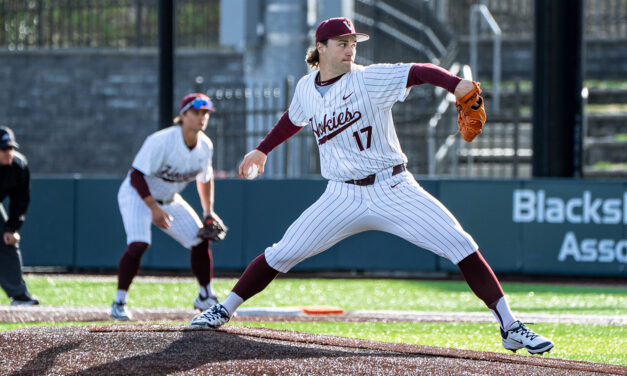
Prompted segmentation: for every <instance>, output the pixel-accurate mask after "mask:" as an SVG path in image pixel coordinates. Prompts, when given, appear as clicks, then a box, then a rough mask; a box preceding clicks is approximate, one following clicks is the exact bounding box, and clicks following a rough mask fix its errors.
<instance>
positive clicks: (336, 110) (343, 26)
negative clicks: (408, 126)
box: [190, 18, 553, 354]
mask: <svg viewBox="0 0 627 376" xmlns="http://www.w3.org/2000/svg"><path fill="white" fill-rule="evenodd" d="M368 39H369V36H368V35H365V34H361V33H357V32H356V31H355V27H354V26H353V23H352V22H351V21H350V20H349V19H347V18H331V19H328V20H326V21H323V22H322V23H321V24H320V25H319V26H318V28H317V30H316V45H315V47H314V48H312V49H310V51H309V52H308V54H307V57H306V61H307V63H308V64H309V65H310V66H311V67H312V68H316V69H315V70H314V71H313V72H311V73H310V74H308V75H306V76H304V77H302V78H301V79H300V81H299V82H298V84H297V86H296V90H295V93H294V97H293V98H292V102H291V105H290V107H289V109H288V110H287V111H286V112H285V113H284V114H283V117H282V118H281V119H280V120H279V121H278V123H277V124H276V125H275V126H274V128H273V129H272V130H271V131H270V132H269V133H268V135H267V136H266V137H265V139H264V140H263V141H261V143H260V144H259V145H258V146H257V148H256V149H255V150H253V151H251V152H249V153H248V154H246V156H245V157H244V160H243V162H242V163H241V165H240V170H239V173H240V175H241V176H243V177H246V176H247V172H248V169H249V168H250V166H252V165H256V166H257V167H258V170H259V173H263V169H264V165H265V162H266V158H267V155H268V153H270V151H272V150H273V149H274V148H275V147H276V146H278V145H279V144H281V143H282V142H284V141H285V140H287V139H288V138H289V137H291V136H292V135H294V134H295V133H296V132H298V131H300V130H301V129H303V128H308V129H309V130H311V132H312V135H313V137H315V140H316V142H317V144H318V150H319V153H320V166H321V172H322V176H323V177H324V178H326V179H328V180H329V182H328V185H327V188H326V190H325V191H324V193H323V194H322V196H321V197H320V198H319V199H318V200H317V201H316V202H314V203H313V204H312V205H311V206H310V207H309V208H308V209H306V210H305V211H304V212H303V213H302V214H301V215H300V217H298V219H296V221H295V222H294V223H293V224H292V225H291V226H290V227H289V228H288V229H287V231H286V232H285V235H284V236H283V238H282V239H281V240H280V241H279V242H278V243H276V244H274V245H272V246H270V247H268V248H266V250H265V252H264V253H262V254H261V255H259V256H258V257H257V258H256V259H255V260H253V261H252V262H251V264H250V265H249V266H248V267H247V269H246V270H245V271H244V273H243V275H242V276H241V278H240V279H239V281H238V282H237V284H236V285H235V287H234V288H233V290H232V292H231V293H230V294H229V296H228V297H227V298H226V299H225V300H224V302H223V303H222V304H217V305H215V306H213V307H211V309H209V310H207V311H205V312H202V313H200V314H198V315H197V316H196V317H194V318H193V319H192V321H191V324H190V326H191V327H194V328H198V327H200V328H205V327H212V328H215V327H219V326H220V325H222V324H224V323H226V322H227V321H229V318H230V317H231V316H232V315H233V313H235V311H236V309H237V308H238V307H239V305H240V304H242V303H243V302H244V301H246V300H247V299H249V298H250V297H251V296H253V295H254V294H256V293H258V292H260V291H261V290H263V289H264V288H265V287H266V286H267V285H268V284H269V283H270V282H271V281H272V280H273V279H274V278H275V277H276V276H277V275H278V274H279V273H287V272H288V271H289V270H290V269H292V268H293V267H294V266H295V265H296V264H298V263H300V262H301V261H303V260H305V259H307V258H309V257H311V256H314V255H316V254H318V253H320V252H323V251H325V250H326V249H328V248H329V247H331V246H333V245H334V244H336V243H337V242H339V241H341V240H342V239H345V238H347V237H349V236H351V235H353V234H356V233H359V232H362V231H367V230H379V231H385V232H388V233H391V234H394V235H396V236H399V237H401V238H403V239H405V240H407V241H408V242H411V243H413V244H415V245H417V246H419V247H421V248H424V249H427V250H429V251H431V252H434V253H435V254H437V255H439V256H442V257H445V258H446V259H448V260H450V261H451V262H453V263H454V264H456V265H457V266H458V267H459V269H460V271H461V273H462V275H463V276H464V278H465V279H466V281H467V283H468V285H469V287H470V288H471V290H472V291H473V292H474V293H475V294H476V295H477V297H479V298H480V299H481V300H483V302H484V303H485V304H486V306H487V307H488V308H489V309H490V310H491V312H492V313H493V314H494V317H495V318H496V320H497V321H498V323H499V325H500V327H501V335H502V338H501V340H502V344H503V346H504V347H505V348H506V349H509V350H512V351H516V350H518V349H520V348H523V347H524V348H526V349H527V351H528V352H530V353H532V354H539V353H543V352H545V351H549V350H550V349H551V348H552V347H553V343H552V342H551V341H550V340H549V339H547V338H545V337H542V336H540V335H538V334H536V333H534V332H533V331H531V330H530V329H529V328H527V327H526V326H525V325H524V324H523V323H521V322H520V321H519V320H517V319H516V318H515V317H514V315H513V313H512V312H511V311H510V308H509V306H508V303H507V300H506V299H505V296H504V293H503V290H502V288H501V286H500V283H499V281H498V280H497V278H496V276H495V275H494V273H493V272H492V269H491V268H490V266H489V265H488V264H487V263H486V261H485V260H484V258H483V257H482V256H481V253H480V252H479V249H478V245H477V243H476V242H475V241H474V239H473V238H472V236H470V235H469V234H468V233H467V232H466V231H464V229H463V228H462V226H461V225H460V223H459V222H458V221H457V219H455V217H454V216H453V214H451V212H449V211H448V210H447V209H446V208H445V207H444V205H442V203H440V202H439V201H438V200H437V199H435V198H434V197H433V196H431V195H430V194H429V193H428V192H426V191H425V190H424V189H423V188H422V187H421V186H420V184H418V183H417V182H416V180H415V179H414V177H413V175H412V174H411V173H410V172H409V171H407V169H406V163H407V157H406V156H405V154H404V153H403V151H402V150H401V146H400V144H399V140H398V137H397V135H396V131H395V129H394V121H393V119H392V112H391V110H392V106H393V105H394V104H395V103H396V102H403V101H404V100H405V98H406V97H407V95H408V93H409V91H410V90H411V88H412V87H413V86H416V85H422V84H431V85H435V86H439V87H442V88H444V89H446V90H448V91H449V92H451V93H453V94H454V95H455V97H456V98H457V102H456V107H457V111H458V125H459V130H460V133H461V135H462V137H463V139H464V140H465V141H467V142H471V141H472V140H473V139H474V138H475V137H476V136H477V135H478V134H479V133H480V132H481V129H482V127H483V125H484V123H485V120H486V116H485V107H484V103H483V98H482V97H481V96H480V94H481V89H480V88H479V83H476V82H472V81H468V80H463V79H461V78H459V77H457V76H454V75H452V74H450V73H449V72H448V71H446V70H444V69H442V68H440V67H437V66H435V65H433V64H375V65H370V66H360V65H356V64H355V62H354V61H355V53H356V48H357V43H359V42H363V41H366V40H368Z"/></svg>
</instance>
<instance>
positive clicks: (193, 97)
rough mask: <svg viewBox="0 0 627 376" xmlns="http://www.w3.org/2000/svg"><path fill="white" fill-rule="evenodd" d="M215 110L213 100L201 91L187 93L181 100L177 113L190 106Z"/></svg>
mask: <svg viewBox="0 0 627 376" xmlns="http://www.w3.org/2000/svg"><path fill="white" fill-rule="evenodd" d="M192 107H193V108H195V109H201V110H209V111H215V110H216V109H215V107H213V102H211V98H209V96H208V95H206V94H203V93H191V94H187V95H186V96H185V97H184V98H183V100H182V101H181V107H179V115H180V114H182V113H183V112H185V111H187V110H189V109H190V108H192Z"/></svg>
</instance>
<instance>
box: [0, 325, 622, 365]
mask: <svg viewBox="0 0 627 376" xmlns="http://www.w3.org/2000/svg"><path fill="white" fill-rule="evenodd" d="M0 354H1V357H0V359H1V361H0V374H3V375H31V374H37V375H43V374H64V375H107V376H109V375H118V374H133V375H165V374H174V373H176V374H180V375H209V374H212V375H215V374H224V375H233V374H237V375H241V374H247V375H250V374H266V375H304V374H316V375H348V374H350V375H415V374H436V375H437V374H464V375H595V374H622V375H625V374H627V367H620V366H614V365H607V364H597V363H587V362H576V361H565V360H558V359H550V358H542V357H530V356H516V355H509V354H500V353H488V352H479V351H468V350H455V349H443V348H436V347H425V346H415V345H406V344H391V343H382V342H374V341H366V340H358V339H348V338H340V337H330V336H322V335H312V334H304V333H298V332H290V331H281V330H271V329H258V328H243V327H236V326H230V325H226V326H224V327H223V328H221V329H219V330H205V329H188V328H186V327H183V326H172V325H148V324H143V325H132V324H131V325H105V326H80V327H70V326H67V327H31V328H24V329H18V330H13V331H9V332H3V333H0Z"/></svg>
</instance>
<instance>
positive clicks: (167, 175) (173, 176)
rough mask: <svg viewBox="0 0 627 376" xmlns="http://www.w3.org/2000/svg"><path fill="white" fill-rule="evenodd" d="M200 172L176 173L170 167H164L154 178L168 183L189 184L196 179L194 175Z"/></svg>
mask: <svg viewBox="0 0 627 376" xmlns="http://www.w3.org/2000/svg"><path fill="white" fill-rule="evenodd" d="M200 171H201V170H195V171H187V172H177V171H174V168H173V167H172V166H170V165H165V167H164V168H163V169H162V170H161V171H159V172H157V173H156V174H155V176H156V177H158V178H161V179H163V180H165V181H169V182H177V183H179V182H190V181H192V180H194V178H196V175H198V174H199V173H200Z"/></svg>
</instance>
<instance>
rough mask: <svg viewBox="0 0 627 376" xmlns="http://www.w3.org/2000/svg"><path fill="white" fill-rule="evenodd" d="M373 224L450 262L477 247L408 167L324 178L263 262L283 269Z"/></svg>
mask: <svg viewBox="0 0 627 376" xmlns="http://www.w3.org/2000/svg"><path fill="white" fill-rule="evenodd" d="M367 230H379V231H384V232H388V233H391V234H393V235H396V236H399V237H401V238H403V239H405V240H407V241H408V242H410V243H413V244H415V245H417V246H419V247H422V248H424V249H427V250H429V251H431V252H433V253H435V254H437V255H439V256H442V257H445V258H447V259H449V260H450V261H451V262H453V263H454V264H457V263H458V262H459V261H461V260H463V259H464V258H465V257H466V256H468V255H470V254H471V253H473V252H475V251H476V250H477V249H478V246H477V243H476V242H475V241H474V240H473V238H472V237H471V236H470V235H469V234H468V233H466V232H465V231H464V229H462V227H461V225H460V224H459V222H458V221H457V220H456V219H455V217H453V214H451V213H450V212H449V211H448V209H446V208H445V207H444V205H442V204H441V203H440V202H439V201H438V200H437V199H435V198H434V197H433V196H431V195H430V194H429V193H428V192H427V191H425V190H424V189H423V188H422V187H421V186H420V185H419V184H418V183H417V182H416V180H415V179H414V177H413V175H412V174H411V173H409V172H408V171H404V172H402V173H400V174H397V175H393V176H392V169H391V168H390V169H388V170H386V171H383V172H380V173H377V176H376V181H375V183H374V184H373V185H369V186H358V185H354V184H347V183H344V182H335V181H329V183H328V184H327V188H326V190H325V191H324V193H323V194H322V196H320V198H319V199H318V200H317V201H316V202H315V203H314V204H313V205H311V206H310V207H309V208H307V209H306V210H305V211H304V212H303V213H302V214H301V215H300V217H298V219H296V221H295V222H294V223H292V225H291V226H290V227H289V228H288V229H287V231H286V233H285V235H283V238H282V239H281V240H280V241H279V242H278V243H276V244H274V245H272V246H271V247H268V248H267V249H266V250H265V256H266V260H267V262H268V265H270V266H271V267H272V268H274V269H276V270H278V271H279V272H282V273H286V272H288V271H289V270H290V269H291V268H293V267H294V266H295V265H296V264H298V263H300V262H301V261H303V260H305V259H307V258H309V257H311V256H314V255H316V254H318V253H320V252H323V251H325V250H327V249H328V248H330V247H331V246H333V245H334V244H335V243H337V242H339V241H340V240H342V239H345V238H347V237H349V236H351V235H354V234H357V233H359V232H363V231H367Z"/></svg>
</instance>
